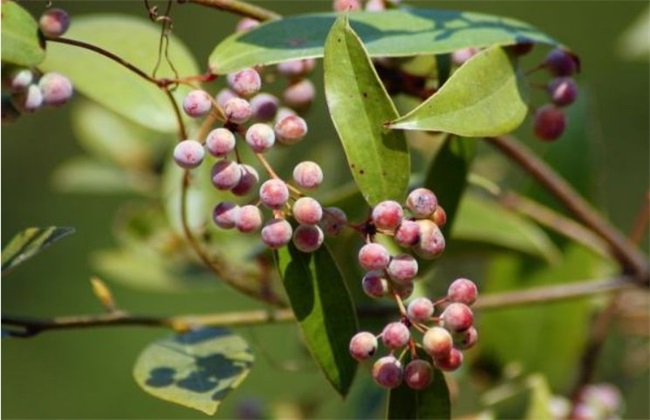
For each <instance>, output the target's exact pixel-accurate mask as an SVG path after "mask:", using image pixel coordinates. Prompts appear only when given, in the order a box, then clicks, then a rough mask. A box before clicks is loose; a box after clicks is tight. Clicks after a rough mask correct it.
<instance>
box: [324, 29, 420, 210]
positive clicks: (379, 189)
mask: <svg viewBox="0 0 650 420" xmlns="http://www.w3.org/2000/svg"><path fill="white" fill-rule="evenodd" d="M324 67H325V94H326V96H327V105H328V107H329V110H330V115H331V117H332V121H333V122H334V126H335V128H336V131H337V132H338V135H339V138H340V140H341V143H342V145H343V149H344V151H345V155H346V157H347V160H348V163H349V165H350V170H351V171H352V176H353V177H354V181H355V182H356V183H357V186H358V187H359V190H361V193H362V195H363V197H364V198H365V200H366V201H367V202H368V204H369V205H371V206H374V205H375V204H377V203H378V202H380V201H383V200H396V201H399V202H401V201H404V195H405V193H406V189H407V187H408V181H409V175H410V157H409V153H408V147H407V144H406V138H405V136H404V133H402V132H399V131H393V130H387V129H385V128H384V126H383V125H384V123H385V122H387V121H390V120H393V119H395V118H397V115H398V114H397V111H396V110H395V106H394V105H393V102H392V101H391V99H390V97H389V96H388V94H387V93H386V90H385V89H384V86H383V85H382V83H381V81H380V79H379V77H378V76H377V73H376V71H375V69H374V67H373V65H372V62H371V61H370V58H369V57H368V54H367V52H366V50H365V48H364V46H363V44H362V43H361V40H360V39H359V37H358V36H357V35H356V34H355V33H354V31H353V30H352V28H350V25H349V24H348V21H347V19H346V17H345V16H342V17H340V18H339V19H338V20H337V21H336V23H335V24H334V26H333V27H332V30H331V31H330V34H329V35H328V37H327V41H326V44H325V63H324Z"/></svg>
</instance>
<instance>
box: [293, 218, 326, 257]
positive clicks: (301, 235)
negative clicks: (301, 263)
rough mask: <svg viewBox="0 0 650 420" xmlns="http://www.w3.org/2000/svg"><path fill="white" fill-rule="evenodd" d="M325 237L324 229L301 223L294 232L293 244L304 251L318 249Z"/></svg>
mask: <svg viewBox="0 0 650 420" xmlns="http://www.w3.org/2000/svg"><path fill="white" fill-rule="evenodd" d="M323 239H324V235H323V231H322V230H321V229H320V228H319V227H318V226H314V225H299V226H298V227H297V228H296V230H295V231H294V232H293V244H294V245H295V246H296V248H298V249H299V250H300V251H302V252H314V251H316V250H317V249H318V248H320V246H321V245H322V244H323Z"/></svg>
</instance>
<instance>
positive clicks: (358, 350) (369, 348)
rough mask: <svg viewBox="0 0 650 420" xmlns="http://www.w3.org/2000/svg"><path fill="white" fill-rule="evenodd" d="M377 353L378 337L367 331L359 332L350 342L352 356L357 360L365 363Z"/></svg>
mask: <svg viewBox="0 0 650 420" xmlns="http://www.w3.org/2000/svg"><path fill="white" fill-rule="evenodd" d="M376 351H377V337H375V336H374V335H373V334H372V333H369V332H367V331H361V332H358V333H356V334H355V335H354V337H352V339H351V340H350V355H351V356H352V357H354V359H355V360H358V361H360V362H361V361H363V360H366V359H368V358H370V357H371V356H372V355H373V354H375V352H376Z"/></svg>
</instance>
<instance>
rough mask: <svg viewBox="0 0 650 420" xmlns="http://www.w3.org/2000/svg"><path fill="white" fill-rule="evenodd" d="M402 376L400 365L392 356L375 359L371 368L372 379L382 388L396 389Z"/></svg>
mask: <svg viewBox="0 0 650 420" xmlns="http://www.w3.org/2000/svg"><path fill="white" fill-rule="evenodd" d="M403 375H404V372H403V369H402V364H401V363H400V361H399V360H397V359H396V358H395V357H393V356H384V357H382V358H380V359H377V361H376V362H375V364H374V365H373V366H372V379H374V381H375V383H377V385H380V386H383V387H384V388H397V387H398V386H399V385H400V384H401V383H402V377H403Z"/></svg>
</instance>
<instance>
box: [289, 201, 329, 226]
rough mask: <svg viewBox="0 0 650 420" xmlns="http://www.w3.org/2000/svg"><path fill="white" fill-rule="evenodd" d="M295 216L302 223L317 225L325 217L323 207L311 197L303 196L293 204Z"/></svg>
mask: <svg viewBox="0 0 650 420" xmlns="http://www.w3.org/2000/svg"><path fill="white" fill-rule="evenodd" d="M292 213H293V217H295V219H296V221H297V222H298V223H301V224H306V225H315V224H317V223H318V222H320V220H321V219H322V218H323V208H322V207H321V205H320V203H319V202H318V201H316V200H314V199H313V198H311V197H301V198H299V199H297V200H296V202H295V203H294V204H293V210H292Z"/></svg>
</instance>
